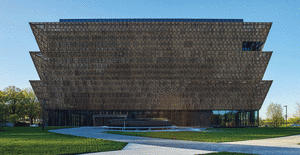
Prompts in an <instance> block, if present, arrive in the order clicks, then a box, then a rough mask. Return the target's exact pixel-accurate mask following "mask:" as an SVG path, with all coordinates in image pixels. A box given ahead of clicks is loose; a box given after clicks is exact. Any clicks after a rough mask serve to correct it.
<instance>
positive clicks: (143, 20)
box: [59, 18, 243, 22]
mask: <svg viewBox="0 0 300 155" xmlns="http://www.w3.org/2000/svg"><path fill="white" fill-rule="evenodd" d="M59 22H243V19H196V18H120V19H117V18H116V19H108V18H102V19H59Z"/></svg>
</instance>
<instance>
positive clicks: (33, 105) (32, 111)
mask: <svg viewBox="0 0 300 155" xmlns="http://www.w3.org/2000/svg"><path fill="white" fill-rule="evenodd" d="M22 92H23V94H24V96H25V97H24V102H25V114H26V116H28V117H29V120H30V124H32V123H33V119H35V118H37V117H39V116H40V114H41V112H42V107H41V106H40V104H39V102H38V99H37V97H36V96H35V93H34V91H33V90H32V89H31V88H25V89H23V90H22Z"/></svg>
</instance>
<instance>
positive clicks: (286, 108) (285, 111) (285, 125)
mask: <svg viewBox="0 0 300 155" xmlns="http://www.w3.org/2000/svg"><path fill="white" fill-rule="evenodd" d="M283 107H285V110H286V111H285V121H286V122H285V127H287V105H285V106H283Z"/></svg>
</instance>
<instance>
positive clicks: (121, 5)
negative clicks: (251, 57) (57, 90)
mask: <svg viewBox="0 0 300 155" xmlns="http://www.w3.org/2000/svg"><path fill="white" fill-rule="evenodd" d="M65 18H224V19H226V18H230V19H244V21H245V22H273V25H272V27H271V31H270V33H269V36H268V38H267V42H266V44H265V46H264V49H263V51H273V55H272V57H271V60H270V62H269V65H268V67H267V70H266V72H265V75H264V78H263V79H264V80H274V81H273V84H272V86H271V88H270V91H269V93H268V95H267V97H266V99H265V101H264V104H263V106H262V108H261V110H260V116H261V117H263V118H265V117H266V110H267V106H268V105H269V104H270V103H271V102H275V103H280V104H282V105H287V106H288V115H289V114H293V113H294V112H295V106H296V105H295V103H296V102H300V83H299V82H300V79H299V77H300V0H270V1H269V0H264V1H261V0H251V1H241V0H227V1H225V0H209V1H208V0H205V1H201V0H165V1H164V0H148V1H146V0H111V1H109V0H107V1H101V0H95V1H88V0H85V1H83V0H44V1H43V0H0V48H1V49H0V89H3V88H5V87H7V86H9V85H15V86H17V87H20V88H25V87H30V84H29V80H39V77H38V74H37V72H36V70H35V67H34V65H33V62H32V60H31V58H30V55H29V51H39V48H38V46H37V44H36V41H35V38H34V36H33V34H32V31H31V29H30V27H29V22H58V21H59V19H65ZM283 113H284V115H285V109H284V112H283Z"/></svg>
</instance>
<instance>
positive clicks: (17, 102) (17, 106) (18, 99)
mask: <svg viewBox="0 0 300 155" xmlns="http://www.w3.org/2000/svg"><path fill="white" fill-rule="evenodd" d="M4 95H5V96H6V97H5V102H8V103H9V106H8V107H9V112H10V114H17V115H19V116H22V115H23V113H22V110H23V109H24V104H23V103H22V101H23V99H24V95H23V93H22V92H21V89H20V88H18V87H15V86H8V87H6V88H4Z"/></svg>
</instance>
